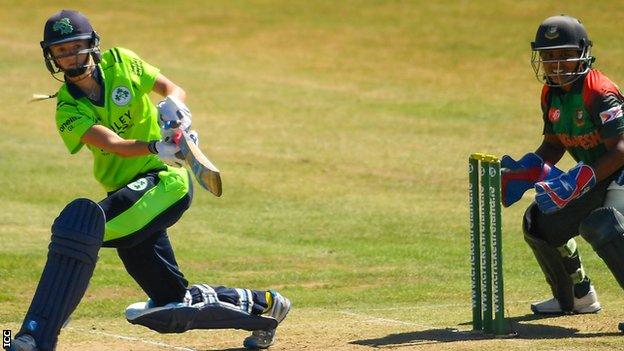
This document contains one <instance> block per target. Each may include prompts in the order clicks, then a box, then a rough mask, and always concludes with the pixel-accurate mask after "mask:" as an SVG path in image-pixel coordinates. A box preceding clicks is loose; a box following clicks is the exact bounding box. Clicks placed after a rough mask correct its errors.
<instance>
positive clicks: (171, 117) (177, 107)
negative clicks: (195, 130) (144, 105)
mask: <svg viewBox="0 0 624 351" xmlns="http://www.w3.org/2000/svg"><path fill="white" fill-rule="evenodd" d="M156 107H157V108H158V124H160V127H161V128H162V127H166V126H168V127H170V128H181V129H182V130H188V129H189V128H190V127H191V110H189V108H188V106H186V104H184V103H183V102H182V101H181V100H180V99H178V98H177V97H175V96H173V95H169V96H167V97H166V98H165V99H164V100H162V101H161V102H159V103H158V104H157V105H156Z"/></svg>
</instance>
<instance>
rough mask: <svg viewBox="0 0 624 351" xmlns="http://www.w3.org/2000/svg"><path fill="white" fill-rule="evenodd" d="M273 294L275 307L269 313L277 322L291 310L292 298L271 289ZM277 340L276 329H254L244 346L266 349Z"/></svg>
mask: <svg viewBox="0 0 624 351" xmlns="http://www.w3.org/2000/svg"><path fill="white" fill-rule="evenodd" d="M270 293H271V295H272V296H273V307H271V309H270V310H269V312H268V313H267V315H269V316H271V317H273V318H275V319H276V320H277V323H281V322H282V321H283V320H284V318H286V315H287V314H288V311H290V300H288V299H287V298H285V297H284V296H282V295H280V293H278V292H277V291H273V290H270ZM274 341H275V329H271V330H254V331H253V332H251V335H250V336H248V337H247V338H245V341H243V346H245V347H246V348H248V349H266V348H268V347H269V346H271V345H273V342H274Z"/></svg>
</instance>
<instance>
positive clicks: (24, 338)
mask: <svg viewBox="0 0 624 351" xmlns="http://www.w3.org/2000/svg"><path fill="white" fill-rule="evenodd" d="M7 350H8V351H38V350H39V349H38V348H37V343H36V342H35V339H33V337H32V336H30V335H28V334H22V335H20V336H18V337H16V338H15V339H13V340H12V341H11V347H9V348H8V349H7Z"/></svg>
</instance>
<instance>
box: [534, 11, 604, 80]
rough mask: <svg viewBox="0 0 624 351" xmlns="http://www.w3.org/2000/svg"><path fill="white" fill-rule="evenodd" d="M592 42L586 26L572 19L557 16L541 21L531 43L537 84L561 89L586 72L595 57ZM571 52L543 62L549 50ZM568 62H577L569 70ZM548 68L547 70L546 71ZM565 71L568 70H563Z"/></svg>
mask: <svg viewBox="0 0 624 351" xmlns="http://www.w3.org/2000/svg"><path fill="white" fill-rule="evenodd" d="M591 46H592V42H591V40H589V37H588V35H587V31H586V30H585V27H584V26H583V25H582V24H581V22H580V21H579V20H577V19H576V18H574V17H570V16H565V15H560V16H553V17H549V18H547V19H546V20H544V21H543V22H542V23H541V24H540V26H539V28H538V29H537V33H536V34H535V41H533V42H531V49H532V51H533V53H532V55H531V66H532V67H533V71H534V72H535V77H536V78H537V80H538V81H540V82H542V83H544V84H546V85H549V86H552V87H562V86H564V85H568V84H571V83H573V82H575V81H576V80H577V79H579V78H580V77H582V76H583V75H585V74H586V73H587V72H589V70H590V68H591V65H592V63H593V62H594V60H595V58H594V57H593V56H591ZM559 49H561V50H574V51H575V52H576V54H575V55H570V56H569V57H561V58H557V59H548V58H546V59H544V55H543V53H545V52H546V51H549V50H559ZM571 63H576V65H574V68H573V69H571V70H570V68H569V67H570V66H571ZM547 68H548V69H547ZM566 68H567V71H566Z"/></svg>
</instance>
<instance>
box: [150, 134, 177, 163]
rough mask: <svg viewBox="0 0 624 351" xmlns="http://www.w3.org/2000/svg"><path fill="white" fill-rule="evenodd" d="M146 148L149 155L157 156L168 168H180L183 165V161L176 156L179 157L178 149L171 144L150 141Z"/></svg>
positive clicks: (175, 145)
mask: <svg viewBox="0 0 624 351" xmlns="http://www.w3.org/2000/svg"><path fill="white" fill-rule="evenodd" d="M147 148H148V149H149V151H150V152H151V153H153V154H155V155H158V158H160V159H161V160H162V161H163V162H164V163H166V164H168V165H170V166H175V167H182V166H183V165H184V160H183V159H182V158H180V157H178V155H180V154H179V152H180V147H179V146H178V145H177V144H175V143H173V142H166V141H163V140H158V141H151V142H150V143H149V144H148V146H147Z"/></svg>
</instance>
